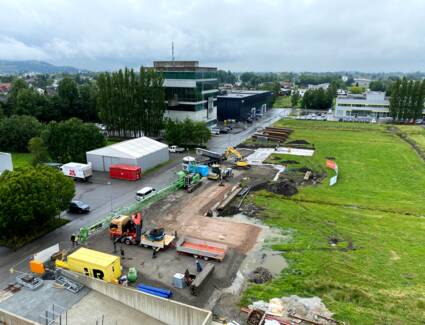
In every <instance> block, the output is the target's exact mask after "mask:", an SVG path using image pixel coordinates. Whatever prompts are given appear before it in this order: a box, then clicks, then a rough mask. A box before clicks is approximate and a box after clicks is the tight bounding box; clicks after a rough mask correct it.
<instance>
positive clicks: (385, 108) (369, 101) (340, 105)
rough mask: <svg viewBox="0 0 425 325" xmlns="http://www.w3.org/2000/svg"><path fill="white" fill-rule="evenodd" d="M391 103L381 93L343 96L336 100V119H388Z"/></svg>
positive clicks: (370, 92)
mask: <svg viewBox="0 0 425 325" xmlns="http://www.w3.org/2000/svg"><path fill="white" fill-rule="evenodd" d="M389 111H390V101H389V99H388V98H387V97H385V93H384V92H381V91H368V92H366V93H364V94H361V95H354V94H349V95H345V96H344V95H342V96H338V97H337V98H336V105H335V117H337V118H343V117H347V116H352V117H372V118H381V117H388V116H389Z"/></svg>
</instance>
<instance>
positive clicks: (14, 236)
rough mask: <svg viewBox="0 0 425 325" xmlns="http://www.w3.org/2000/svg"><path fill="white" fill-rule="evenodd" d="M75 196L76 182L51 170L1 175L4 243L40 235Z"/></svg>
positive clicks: (0, 219)
mask: <svg viewBox="0 0 425 325" xmlns="http://www.w3.org/2000/svg"><path fill="white" fill-rule="evenodd" d="M74 194H75V185H74V182H73V181H72V180H71V179H69V178H67V177H66V176H64V175H63V174H62V173H60V172H59V171H57V170H55V169H53V168H50V167H46V166H39V167H36V168H22V169H18V170H16V171H13V172H8V171H6V172H4V173H3V174H2V175H1V176H0V239H1V241H6V242H8V243H14V242H18V241H19V238H20V237H23V236H31V234H36V233H37V232H39V231H40V230H42V229H43V227H44V226H45V225H46V224H48V223H51V222H52V220H54V219H55V218H54V217H55V216H57V215H58V214H59V213H60V212H61V211H62V210H65V209H66V208H67V207H68V205H69V202H70V201H71V199H72V198H73V196H74Z"/></svg>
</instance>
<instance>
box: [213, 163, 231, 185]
mask: <svg viewBox="0 0 425 325" xmlns="http://www.w3.org/2000/svg"><path fill="white" fill-rule="evenodd" d="M231 177H233V169H232V168H230V167H228V168H224V169H223V168H221V166H220V165H219V164H213V165H211V172H210V173H209V174H208V179H211V180H214V181H216V180H219V179H228V178H231Z"/></svg>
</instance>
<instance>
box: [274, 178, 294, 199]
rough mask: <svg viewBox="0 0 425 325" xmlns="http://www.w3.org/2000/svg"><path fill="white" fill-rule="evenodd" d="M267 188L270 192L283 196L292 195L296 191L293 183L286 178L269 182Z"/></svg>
mask: <svg viewBox="0 0 425 325" xmlns="http://www.w3.org/2000/svg"><path fill="white" fill-rule="evenodd" d="M267 190H269V191H270V192H272V193H275V194H280V195H284V196H292V195H294V194H297V193H298V189H297V186H296V185H295V183H294V182H292V181H291V180H286V179H285V180H283V181H279V182H271V183H270V184H269V185H268V187H267Z"/></svg>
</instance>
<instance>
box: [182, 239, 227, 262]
mask: <svg viewBox="0 0 425 325" xmlns="http://www.w3.org/2000/svg"><path fill="white" fill-rule="evenodd" d="M176 250H177V252H178V253H186V254H190V255H193V256H195V257H201V258H203V259H204V260H208V259H210V258H211V259H215V260H218V261H222V260H223V259H224V256H225V255H226V251H227V246H226V245H224V244H220V243H215V242H210V241H207V240H202V239H196V238H191V237H182V238H180V239H179V241H178V242H177V245H176Z"/></svg>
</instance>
